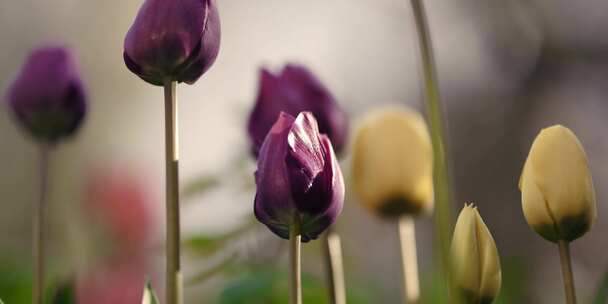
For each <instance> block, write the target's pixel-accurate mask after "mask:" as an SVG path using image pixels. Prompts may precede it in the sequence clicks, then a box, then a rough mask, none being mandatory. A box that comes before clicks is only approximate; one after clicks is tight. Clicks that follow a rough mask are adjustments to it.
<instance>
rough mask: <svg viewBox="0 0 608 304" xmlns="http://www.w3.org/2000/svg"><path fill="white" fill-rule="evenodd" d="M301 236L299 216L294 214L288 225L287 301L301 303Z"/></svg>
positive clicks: (293, 303) (294, 303)
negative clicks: (288, 268)
mask: <svg viewBox="0 0 608 304" xmlns="http://www.w3.org/2000/svg"><path fill="white" fill-rule="evenodd" d="M301 241H302V236H301V235H300V218H299V217H298V215H295V216H294V221H293V224H292V225H291V227H289V243H290V245H291V246H290V248H289V257H290V268H291V276H290V277H291V279H290V282H289V283H290V284H289V286H290V290H289V294H290V296H289V303H291V304H302V274H301V273H302V264H301V263H302V255H301V252H300V244H301Z"/></svg>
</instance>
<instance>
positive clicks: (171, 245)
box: [164, 81, 182, 304]
mask: <svg viewBox="0 0 608 304" xmlns="http://www.w3.org/2000/svg"><path fill="white" fill-rule="evenodd" d="M176 85H177V83H176V82H175V81H166V82H165V84H164V91H165V177H166V180H165V182H166V187H165V191H166V204H167V244H166V246H167V273H166V280H167V290H166V292H167V297H166V299H167V301H166V303H167V304H181V303H182V274H181V267H180V227H179V172H178V163H179V148H178V142H179V140H178V127H177V96H176Z"/></svg>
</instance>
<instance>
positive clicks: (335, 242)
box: [323, 227, 346, 304]
mask: <svg viewBox="0 0 608 304" xmlns="http://www.w3.org/2000/svg"><path fill="white" fill-rule="evenodd" d="M323 243H324V245H325V264H326V271H327V280H328V283H329V293H330V303H331V304H346V291H345V283H344V266H343V263H342V244H341V241H340V235H339V234H338V233H337V232H336V231H334V229H333V227H329V228H328V229H327V232H325V234H324V235H323Z"/></svg>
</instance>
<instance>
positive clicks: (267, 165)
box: [254, 113, 295, 231]
mask: <svg viewBox="0 0 608 304" xmlns="http://www.w3.org/2000/svg"><path fill="white" fill-rule="evenodd" d="M293 122H294V118H293V117H292V116H290V115H289V114H285V113H281V115H280V116H279V119H278V120H277V122H276V123H275V125H274V126H273V127H272V129H271V130H270V132H268V136H267V138H266V140H265V141H264V144H263V145H262V148H261V150H260V157H259V159H258V170H257V172H256V175H255V177H256V186H257V192H256V197H255V202H254V211H255V215H256V217H257V219H258V220H259V221H260V222H262V223H264V224H265V225H267V226H269V227H273V229H276V230H278V231H283V230H287V231H289V229H288V227H289V225H290V224H291V222H292V221H293V215H294V212H295V205H294V203H293V199H292V197H291V185H290V181H289V177H288V174H287V168H286V164H285V158H286V156H287V153H288V146H287V136H288V134H289V131H290V130H291V126H292V124H293ZM273 231H274V230H273Z"/></svg>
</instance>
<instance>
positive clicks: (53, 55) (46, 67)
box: [7, 47, 87, 142]
mask: <svg viewBox="0 0 608 304" xmlns="http://www.w3.org/2000/svg"><path fill="white" fill-rule="evenodd" d="M7 100H8V104H9V106H10V108H11V110H12V111H13V113H14V115H15V117H16V119H17V121H18V122H19V123H20V124H21V125H22V126H23V127H24V128H25V129H26V130H27V131H28V132H30V133H31V134H32V135H33V136H34V137H35V138H37V139H39V140H42V141H46V142H56V141H58V140H59V139H61V138H64V137H68V136H70V135H72V134H74V133H75V131H76V130H77V129H78V127H80V125H81V123H82V121H83V119H84V117H85V114H86V108H87V106H86V94H85V90H84V87H83V85H82V82H81V80H80V77H79V76H78V72H77V71H76V67H75V64H74V62H73V59H72V56H71V54H70V52H69V51H68V50H67V49H65V48H62V47H43V48H39V49H36V50H34V51H33V52H31V53H30V55H29V57H28V58H27V60H26V62H25V64H24V66H23V68H22V69H21V71H20V73H19V74H18V75H17V78H16V79H15V80H14V81H13V83H12V84H11V85H10V87H9V89H8V94H7Z"/></svg>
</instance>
